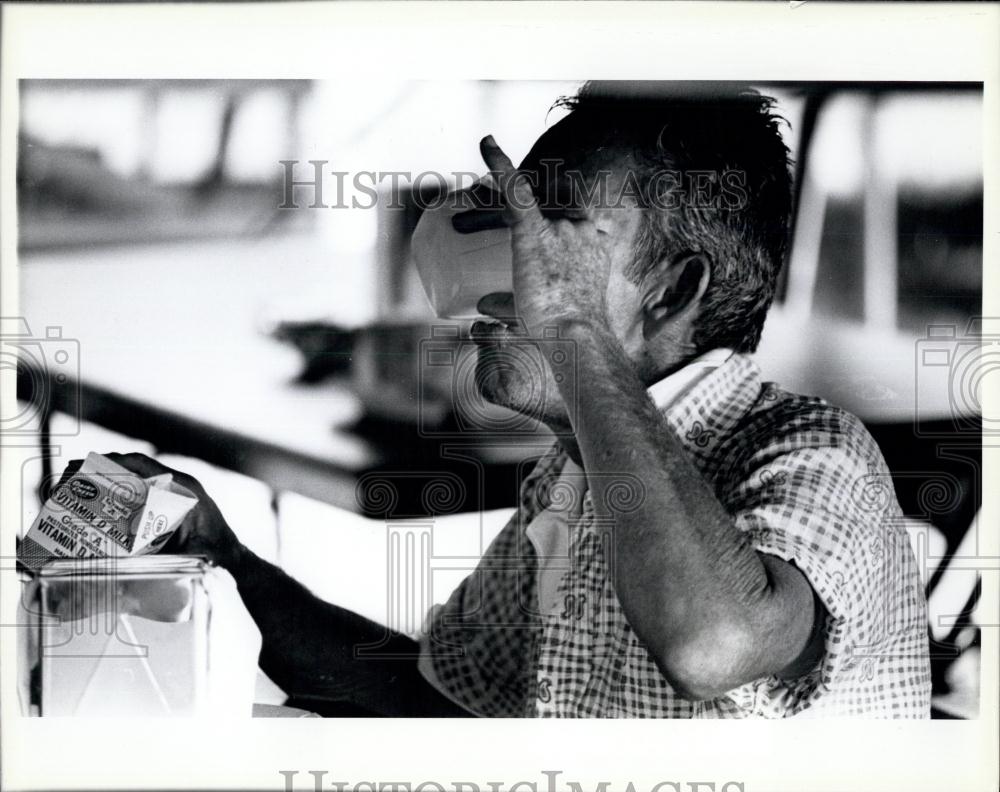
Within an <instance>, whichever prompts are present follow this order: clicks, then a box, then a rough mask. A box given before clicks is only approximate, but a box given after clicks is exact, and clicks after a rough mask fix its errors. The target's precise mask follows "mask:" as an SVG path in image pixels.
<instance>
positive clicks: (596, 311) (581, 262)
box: [480, 135, 611, 338]
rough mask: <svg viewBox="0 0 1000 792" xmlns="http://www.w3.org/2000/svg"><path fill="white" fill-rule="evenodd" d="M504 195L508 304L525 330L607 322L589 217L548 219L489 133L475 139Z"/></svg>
mask: <svg viewBox="0 0 1000 792" xmlns="http://www.w3.org/2000/svg"><path fill="white" fill-rule="evenodd" d="M480 150H481V152H482V155H483V159H484V160H485V161H486V164H487V165H488V166H489V168H490V171H492V172H493V173H494V174H495V181H496V182H497V184H498V185H499V186H500V192H501V194H502V196H503V200H504V209H503V218H504V221H505V223H506V224H507V225H508V226H509V227H510V229H511V234H512V236H513V254H514V304H515V308H516V310H517V316H518V319H519V320H520V321H521V323H522V324H523V325H524V329H525V330H526V331H527V333H528V335H530V336H531V337H533V338H541V337H542V335H543V330H544V329H545V328H550V327H560V326H562V325H563V324H565V323H576V322H582V323H585V324H588V325H595V324H596V325H597V326H599V327H601V328H602V329H604V328H606V327H607V325H608V311H607V304H606V293H607V288H608V277H609V274H610V269H611V260H610V257H609V256H608V253H607V250H606V249H605V244H604V240H603V236H604V235H603V232H600V231H598V230H597V227H596V226H595V225H594V223H593V221H592V220H590V219H583V220H574V221H570V220H565V219H558V220H548V219H546V218H545V217H544V216H543V215H542V213H541V210H540V209H539V207H538V204H537V202H536V201H535V196H534V194H533V193H532V191H531V185H530V184H529V183H528V180H527V178H525V177H524V175H523V174H519V173H518V171H517V169H516V168H515V167H514V165H513V163H512V162H511V161H510V158H509V157H508V156H507V155H506V154H504V152H503V151H502V150H501V149H500V147H499V146H498V145H497V144H496V141H494V140H493V136H492V135H490V136H488V137H486V138H484V139H483V140H482V142H481V143H480Z"/></svg>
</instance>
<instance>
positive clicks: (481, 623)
mask: <svg viewBox="0 0 1000 792" xmlns="http://www.w3.org/2000/svg"><path fill="white" fill-rule="evenodd" d="M664 414H665V417H666V422H667V424H668V425H669V427H670V429H671V430H672V431H674V432H675V433H676V435H677V437H678V438H679V439H680V441H681V443H682V445H683V447H684V448H685V450H686V451H687V453H688V454H690V458H691V460H692V461H693V462H694V464H695V465H696V466H697V467H698V469H699V471H700V472H701V473H702V475H703V476H704V477H705V479H706V480H707V481H708V482H710V484H711V486H712V488H713V489H714V491H715V494H716V496H717V497H718V499H719V501H720V502H721V503H722V504H723V505H724V506H725V508H726V509H727V511H728V512H729V513H730V514H731V515H732V516H733V519H734V521H735V525H736V528H737V529H738V530H740V531H743V532H744V534H745V535H746V537H747V538H748V540H749V541H750V543H751V544H752V546H753V547H755V548H756V549H757V550H758V551H759V552H762V553H769V554H772V555H775V556H778V557H779V558H782V559H785V560H786V561H789V562H791V563H793V564H795V566H796V567H797V568H798V569H800V570H801V571H802V572H803V573H804V574H805V576H806V578H807V579H808V580H809V582H810V583H811V585H812V588H813V590H814V591H815V592H816V594H817V595H818V597H819V599H820V600H821V601H822V603H823V605H824V606H825V609H826V614H825V617H824V619H825V621H824V624H823V625H822V628H823V631H824V638H825V650H824V652H823V656H822V658H821V659H820V660H819V661H818V663H817V664H816V666H815V667H814V668H812V670H810V671H809V672H808V673H805V674H803V675H802V676H801V677H799V678H797V679H782V678H779V677H777V676H768V677H764V678H762V679H757V680H754V681H752V682H748V683H747V684H744V685H742V686H741V687H738V688H736V689H735V690H731V691H729V692H728V693H726V694H725V695H722V696H719V697H718V698H715V699H712V700H709V701H688V700H686V699H684V698H682V697H681V696H679V695H678V694H677V693H676V692H675V691H674V690H673V689H672V688H671V686H670V684H669V683H668V682H667V680H666V679H665V678H664V676H663V675H662V673H661V672H660V671H659V669H658V668H657V666H656V663H655V662H654V660H653V658H652V656H651V655H650V653H649V652H648V650H647V649H646V647H645V646H644V645H643V643H642V641H641V640H640V639H639V638H638V636H636V634H635V632H634V631H633V630H632V628H631V626H630V625H629V623H628V620H627V619H626V618H625V614H624V613H623V611H622V607H621V605H620V603H619V601H618V598H617V596H616V594H615V588H614V585H613V580H612V576H611V573H610V567H611V564H610V563H609V558H610V553H611V551H612V548H613V543H612V531H613V524H603V522H602V520H601V519H599V518H598V517H597V516H596V515H595V512H594V508H593V503H592V501H591V499H590V492H589V490H588V491H587V493H586V494H585V495H584V498H583V503H582V509H581V510H580V513H579V516H578V517H576V518H575V519H572V520H570V533H569V554H568V559H567V566H568V569H567V571H566V572H565V574H564V576H563V578H562V580H561V582H560V583H559V587H558V590H557V592H556V597H555V603H554V606H553V607H551V608H550V609H547V610H546V611H544V612H543V611H541V610H540V608H539V599H538V591H537V576H536V572H537V569H538V564H539V559H538V558H537V555H536V551H535V549H534V547H533V545H532V542H531V541H529V537H528V536H527V534H526V528H527V526H528V525H529V524H530V523H531V522H532V520H534V519H535V518H536V517H538V515H540V514H541V513H543V512H544V511H545V510H546V509H550V508H551V507H552V506H553V502H554V501H556V500H558V498H559V497H560V496H559V493H558V487H556V486H554V485H555V483H556V482H558V480H559V474H560V471H561V470H562V467H563V465H564V464H565V462H566V459H567V457H566V455H565V453H564V452H563V451H561V450H560V448H559V447H558V446H554V447H553V448H552V449H551V450H549V451H548V453H546V454H545V455H544V456H542V457H541V458H540V459H539V460H538V461H537V464H535V466H534V469H533V470H532V471H531V472H530V474H529V475H527V476H526V478H525V480H524V482H523V484H522V487H521V497H520V506H519V508H518V510H517V512H516V514H515V515H514V516H513V518H512V519H511V520H510V522H509V523H508V524H507V525H506V526H505V527H504V529H503V530H502V531H501V532H500V534H499V535H498V536H497V537H496V539H495V540H494V541H493V542H492V543H491V544H490V546H489V548H488V549H487V551H486V553H485V554H484V556H483V558H482V559H481V561H480V563H479V566H478V567H477V568H476V570H475V571H474V572H473V573H472V574H470V575H469V576H468V577H467V578H466V579H465V580H464V581H463V583H462V584H461V585H460V586H459V587H458V589H457V590H456V591H455V592H454V593H453V594H452V595H451V597H450V598H449V600H448V601H447V602H446V603H445V604H444V605H442V606H438V607H437V608H435V609H434V610H433V611H432V612H431V614H430V615H429V617H428V621H427V625H426V628H425V631H424V634H423V635H422V636H421V658H420V666H421V668H422V669H423V670H424V672H425V674H426V675H427V676H428V678H429V679H431V680H432V681H433V683H434V684H435V685H437V686H438V687H439V688H440V689H441V690H442V692H444V693H445V694H446V695H448V696H449V697H450V698H451V699H453V700H454V701H456V702H458V703H459V704H461V705H462V706H464V707H466V708H467V709H469V710H470V711H472V712H474V713H476V714H479V715H483V716H494V717H553V716H554V717H659V718H739V717H754V716H757V717H785V716H790V715H802V716H827V715H831V716H855V717H858V716H860V717H899V718H924V717H928V715H929V710H930V666H929V657H928V639H927V616H926V602H925V598H924V592H923V588H922V586H921V582H920V577H919V574H918V570H917V566H916V561H915V558H914V556H913V552H912V550H911V548H910V544H909V539H908V536H907V532H906V530H905V521H904V518H903V515H902V513H901V511H900V508H899V505H898V503H897V501H896V497H895V494H894V491H893V485H892V479H891V478H890V474H889V471H888V469H887V468H886V465H885V462H884V460H883V458H882V455H881V453H880V452H879V449H878V447H877V446H876V444H875V442H874V440H873V439H872V438H871V436H870V435H869V434H868V432H867V431H866V430H865V429H864V427H863V426H862V424H861V422H860V421H859V420H858V419H857V418H855V417H854V416H853V415H851V414H849V413H847V412H845V411H843V410H841V409H839V408H837V407H834V406H832V405H830V404H828V403H826V402H825V401H823V400H821V399H816V398H807V397H803V396H798V395H795V394H792V393H788V392H785V391H783V390H781V389H779V388H778V387H777V386H775V385H774V384H773V383H762V382H761V378H760V372H759V370H758V368H757V366H756V365H755V364H754V363H753V362H752V361H751V360H750V359H749V358H748V357H746V356H743V355H736V354H734V355H732V356H730V357H729V358H728V359H727V360H726V361H725V362H724V363H722V364H721V365H720V366H719V367H718V368H716V369H715V370H713V371H711V372H710V373H708V374H706V375H705V376H703V377H702V378H701V379H700V380H698V381H697V382H696V383H695V384H694V385H693V386H692V387H691V388H690V389H688V390H687V391H686V392H685V393H684V394H683V395H682V396H681V397H680V398H679V399H677V400H676V401H675V402H674V403H673V404H671V405H670V406H669V408H668V409H666V411H665V413H664ZM631 484H633V485H634V484H635V482H631ZM639 486H640V487H641V484H640V485H639ZM616 491H617V495H615V494H614V493H615V492H616ZM609 493H611V494H610V495H609V500H610V501H614V500H615V498H616V497H617V501H618V502H617V503H616V502H611V503H609V504H608V505H609V507H610V508H611V509H612V512H614V511H615V510H618V511H621V510H625V509H628V508H633V507H634V506H635V505H636V503H635V498H636V495H637V490H636V488H635V487H634V486H630V482H629V480H628V478H627V477H626V478H624V479H623V482H622V486H621V487H618V488H616V487H611V488H610V489H609ZM663 519H664V520H669V519H670V516H669V515H664V517H663Z"/></svg>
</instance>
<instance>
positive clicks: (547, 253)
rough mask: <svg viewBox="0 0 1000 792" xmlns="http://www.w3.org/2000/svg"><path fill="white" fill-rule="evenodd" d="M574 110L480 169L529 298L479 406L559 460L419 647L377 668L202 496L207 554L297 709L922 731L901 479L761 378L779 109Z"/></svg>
mask: <svg viewBox="0 0 1000 792" xmlns="http://www.w3.org/2000/svg"><path fill="white" fill-rule="evenodd" d="M569 106H570V109H571V112H570V113H569V115H567V116H566V117H565V118H564V119H563V120H562V121H560V122H559V123H558V124H556V125H555V126H554V127H552V128H551V129H550V130H548V131H547V132H546V133H545V134H544V135H543V136H542V137H541V138H540V139H539V141H538V142H537V143H536V144H535V146H534V147H533V149H532V151H531V152H530V153H529V155H528V157H527V158H526V159H525V161H524V162H523V163H522V166H521V168H520V169H519V170H515V168H514V166H513V165H512V164H511V162H510V160H509V159H508V158H507V157H506V155H505V154H504V153H503V152H502V151H501V150H500V148H499V147H498V146H497V145H496V143H495V142H494V141H493V140H492V138H487V139H485V140H484V141H483V143H482V153H483V157H484V159H485V161H486V163H487V165H488V166H489V167H490V170H491V172H492V173H493V175H494V177H495V178H494V181H495V182H496V184H497V185H498V190H499V193H500V195H501V197H502V206H503V209H502V220H503V222H505V223H506V224H507V225H508V226H510V227H511V229H512V239H513V259H514V265H513V266H514V271H513V294H491V295H487V296H486V297H484V298H483V300H482V301H481V302H480V306H479V309H480V311H481V312H482V313H484V314H486V315H489V316H492V317H494V318H495V319H496V320H497V321H496V322H491V323H487V322H479V323H477V324H476V325H474V327H473V337H474V338H475V340H476V341H477V342H478V343H480V344H481V345H482V348H483V350H484V354H483V355H482V357H481V370H480V371H479V376H478V377H477V380H478V381H479V382H481V383H482V390H483V394H484V396H485V397H486V398H487V399H489V400H491V401H494V402H496V403H498V404H501V405H503V406H506V407H509V408H511V409H514V410H518V411H521V412H530V413H532V414H535V415H536V417H539V418H541V419H542V420H544V421H545V422H546V423H547V424H548V425H549V426H550V427H551V428H552V429H553V431H554V432H555V433H556V436H557V438H558V442H557V444H556V446H555V447H554V448H553V449H552V450H551V451H550V452H549V453H548V454H546V455H545V456H544V457H543V458H542V459H541V460H540V461H539V462H538V464H537V465H536V466H535V468H534V470H533V471H532V473H531V475H530V476H529V477H528V478H527V480H526V481H525V482H524V485H523V488H522V494H521V503H520V505H519V509H518V512H517V514H516V515H515V516H514V518H513V519H512V520H511V522H510V523H509V524H508V525H507V526H506V527H505V528H504V529H503V531H502V532H501V533H500V534H499V535H498V537H497V538H496V540H495V541H494V542H493V543H492V545H491V546H490V548H489V549H488V550H487V552H486V554H485V555H484V557H483V559H482V562H481V563H480V566H479V567H478V568H477V570H476V571H475V572H473V574H471V575H470V576H469V577H468V578H467V579H466V580H465V581H464V582H463V583H462V584H461V585H460V586H459V588H458V589H457V590H456V591H455V592H454V593H453V595H452V596H451V598H450V599H449V600H448V602H447V603H446V604H445V605H444V606H442V607H440V608H438V609H436V610H435V611H434V612H433V613H432V614H431V615H430V618H429V619H428V625H427V630H426V634H425V635H424V636H423V638H422V640H421V641H420V642H419V644H417V643H416V642H414V641H411V640H410V639H409V638H406V637H404V636H401V635H393V636H391V638H390V640H389V642H388V644H383V645H382V646H381V647H380V654H379V656H377V657H371V658H366V657H355V653H354V647H356V646H358V645H360V644H372V643H376V642H378V641H380V640H381V638H382V636H383V634H384V630H383V628H381V627H380V626H378V625H375V624H372V623H371V622H368V621H366V620H364V619H362V618H360V617H358V616H357V615H355V614H352V613H349V612H347V611H344V610H342V609H340V608H337V607H335V606H333V605H329V604H327V603H324V602H321V601H319V600H317V599H316V598H315V597H313V596H312V595H311V594H310V593H309V592H308V591H306V590H305V589H304V588H303V587H301V586H300V585H299V584H297V583H295V582H294V581H293V580H291V579H290V578H288V577H287V576H285V575H284V574H283V573H282V572H281V571H280V570H278V569H277V568H275V567H273V566H271V565H269V564H267V563H265V562H263V561H262V560H260V559H259V558H257V557H256V556H254V555H253V554H252V553H250V552H249V551H248V550H247V549H246V548H244V547H243V546H242V545H240V543H239V542H238V541H237V540H236V538H235V536H234V534H233V533H232V531H231V529H230V528H229V527H228V526H227V525H226V522H225V520H224V518H223V517H222V515H221V514H220V513H219V511H218V509H217V508H216V507H215V506H214V504H213V503H212V501H211V500H210V499H209V498H208V496H207V495H206V494H205V493H204V491H203V490H201V488H200V487H199V485H198V484H197V482H195V481H193V480H191V479H190V478H189V477H182V478H181V483H183V484H185V485H186V486H189V487H191V488H193V489H195V490H196V492H197V494H198V495H199V497H200V498H201V501H202V503H201V506H200V507H199V508H198V510H197V511H196V513H195V515H194V516H193V517H192V518H191V519H190V520H189V524H188V525H187V526H185V530H184V533H183V536H182V538H181V541H182V544H181V547H182V549H183V550H184V551H187V552H200V553H204V554H206V555H208V556H209V557H210V558H212V559H214V560H215V561H217V562H218V563H219V564H221V565H223V566H224V567H226V568H227V569H229V570H230V571H231V572H232V574H233V575H234V577H235V578H236V581H237V583H238V586H239V590H240V593H241V595H242V596H243V599H244V601H245V602H246V604H247V607H248V608H249V610H250V612H251V614H252V615H253V617H254V619H255V620H256V621H257V623H258V625H259V627H260V629H261V631H262V633H263V636H264V648H263V650H262V654H261V665H262V667H263V668H264V670H265V671H266V672H267V673H268V674H270V675H271V676H272V678H273V679H275V681H276V682H278V684H280V685H281V686H282V687H283V688H284V689H285V690H286V691H287V692H289V693H290V694H291V695H293V696H295V695H296V694H299V693H301V694H304V695H308V696H314V697H315V696H320V697H322V696H326V697H329V698H335V699H349V700H350V701H353V702H354V703H356V704H358V705H360V706H362V707H364V708H366V709H368V710H371V711H374V712H379V713H384V714H390V715H420V714H427V715H453V714H454V715H458V714H476V715H486V716H625V717H635V716H653V717H746V716H770V717H781V716H788V715H795V714H798V713H803V714H809V715H820V714H833V715H860V716H887V717H926V716H927V715H928V712H929V698H930V674H929V666H928V654H927V652H928V650H927V637H926V614H925V602H924V599H923V593H922V589H921V585H920V581H919V576H918V574H917V570H916V565H915V562H914V559H913V556H912V553H911V551H910V549H909V545H908V540H907V537H906V533H905V531H904V530H903V527H902V522H901V515H900V511H899V507H898V505H897V504H896V501H895V498H894V496H893V494H892V489H891V483H890V479H889V474H888V471H887V469H886V467H885V464H884V461H883V460H882V457H881V455H880V453H879V451H878V449H877V447H876V445H875V443H874V441H873V440H872V439H871V437H870V436H869V435H868V433H867V432H866V431H865V430H864V428H863V427H862V426H861V424H860V422H859V421H858V420H857V419H856V418H854V417H853V416H851V415H849V414H847V413H845V412H844V411H842V410H839V409H838V408H836V407H833V406H831V405H829V404H827V403H825V402H823V401H821V400H819V399H813V398H806V397H801V396H796V395H793V394H790V393H786V392H784V391H781V390H780V389H778V388H777V387H776V386H774V385H772V384H765V383H762V382H761V380H760V375H759V372H758V370H757V368H756V367H755V365H754V364H753V363H752V361H751V360H750V359H749V358H748V357H747V355H748V354H749V353H751V352H753V350H754V349H755V348H756V346H757V343H758V341H759V339H760V334H761V329H762V326H763V322H764V318H765V314H766V312H767V309H768V307H769V305H770V303H771V299H772V297H773V294H774V289H775V282H776V278H777V273H778V271H779V269H780V266H781V262H782V258H783V255H784V250H785V244H786V242H785V239H786V230H787V224H788V215H789V210H790V197H789V196H790V179H789V175H788V162H787V149H786V147H785V145H784V143H783V142H782V140H781V136H780V133H779V130H778V128H777V123H778V120H777V119H776V117H775V116H774V115H773V113H772V102H771V101H770V100H768V99H767V98H765V97H762V96H760V95H759V94H757V93H756V92H753V91H748V90H738V89H729V88H727V89H722V90H720V91H718V92H713V93H708V94H704V93H702V94H697V95H684V94H678V95H667V96H663V95H652V96H646V95H633V96H625V97H623V96H621V95H619V94H617V93H616V92H615V91H607V90H605V89H604V88H602V87H601V86H589V87H588V88H586V89H585V90H584V91H583V92H581V94H580V96H579V97H577V99H576V100H574V101H572V102H570V103H569ZM553 162H558V163H559V164H560V165H561V167H557V168H553V167H551V164H552V163H553ZM706 174H707V175H706ZM474 220H475V215H473V216H466V217H465V218H464V219H460V220H457V221H456V224H457V225H458V224H461V223H463V222H474ZM553 337H555V338H558V340H559V343H550V342H551V340H552V338H553ZM538 339H546V341H542V342H539V343H536V341H538ZM512 345H518V346H519V347H521V348H523V349H530V350H532V354H535V355H539V356H542V357H543V358H544V359H545V366H544V367H543V370H544V371H545V382H544V383H539V382H535V381H532V375H531V374H530V373H529V372H528V371H527V369H525V368H524V367H518V366H513V365H504V364H502V363H498V362H496V361H498V360H499V359H500V358H502V357H503V352H504V350H507V349H510V348H511V346H512ZM556 350H562V353H561V354H556ZM491 361H492V362H491ZM539 389H541V392H542V393H543V394H544V398H543V399H541V400H539V399H538V398H537V393H538V392H539ZM117 459H118V461H120V462H121V463H122V464H124V465H126V466H127V467H131V468H132V469H134V470H136V471H137V472H140V473H142V474H145V475H150V474H152V473H155V472H160V471H162V470H163V469H162V468H161V467H160V466H158V465H157V463H155V462H153V461H152V460H148V459H146V458H144V457H139V456H136V455H126V456H123V457H117ZM418 654H419V659H416V658H417V655H418ZM392 655H396V656H397V658H396V659H394V658H393V657H392Z"/></svg>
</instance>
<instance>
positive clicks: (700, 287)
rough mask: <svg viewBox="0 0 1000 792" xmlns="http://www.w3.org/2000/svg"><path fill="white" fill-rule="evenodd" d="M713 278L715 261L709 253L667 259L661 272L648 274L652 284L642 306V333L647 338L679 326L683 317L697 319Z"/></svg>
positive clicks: (682, 254)
mask: <svg viewBox="0 0 1000 792" xmlns="http://www.w3.org/2000/svg"><path fill="white" fill-rule="evenodd" d="M711 277H712V262H711V259H710V258H709V256H708V255H707V254H705V253H694V252H691V251H686V252H684V253H680V254H678V255H676V256H674V257H673V258H672V259H667V258H665V259H663V261H661V262H660V264H659V265H658V266H657V271H656V272H652V273H650V274H649V276H648V277H647V282H648V283H649V284H650V285H649V287H647V290H646V293H645V295H644V297H643V305H642V321H643V324H642V334H643V336H644V337H645V338H646V340H649V339H652V338H654V337H656V336H657V335H659V333H660V332H661V331H663V330H664V329H665V328H667V327H669V326H676V325H677V323H678V321H679V320H681V319H684V318H686V317H690V318H693V316H694V314H695V313H696V312H697V310H698V306H699V305H700V304H701V298H702V297H703V296H704V294H705V291H706V290H707V289H708V283H709V280H710V279H711Z"/></svg>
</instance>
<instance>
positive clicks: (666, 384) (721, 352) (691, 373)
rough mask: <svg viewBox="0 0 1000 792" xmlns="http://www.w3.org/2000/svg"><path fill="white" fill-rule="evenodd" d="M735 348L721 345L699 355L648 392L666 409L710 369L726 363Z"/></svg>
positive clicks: (659, 407)
mask: <svg viewBox="0 0 1000 792" xmlns="http://www.w3.org/2000/svg"><path fill="white" fill-rule="evenodd" d="M732 354H733V350H731V349H726V348H724V347H719V348H718V349H713V350H711V351H709V352H705V353H704V354H702V355H699V356H698V357H696V358H695V359H694V360H692V361H690V362H688V363H687V364H686V365H684V366H683V367H681V368H679V369H677V371H674V372H673V373H671V374H668V375H667V376H666V377H664V378H663V379H661V380H660V381H659V382H656V383H654V384H652V385H650V386H649V388H647V389H646V392H647V393H648V394H649V397H650V398H651V399H652V400H653V404H655V405H656V407H657V409H659V410H661V411H662V410H666V409H667V408H668V407H670V406H671V405H673V404H675V403H676V402H677V400H678V399H679V398H680V397H681V396H683V395H684V394H685V393H687V391H689V390H690V389H691V387H692V386H693V385H694V384H695V383H696V382H698V380H700V379H701V378H702V377H704V376H705V375H706V374H708V373H709V372H710V371H714V370H715V369H717V368H718V367H719V366H721V365H722V364H723V363H725V362H726V361H727V360H728V359H729V358H730V357H731V356H732Z"/></svg>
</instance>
